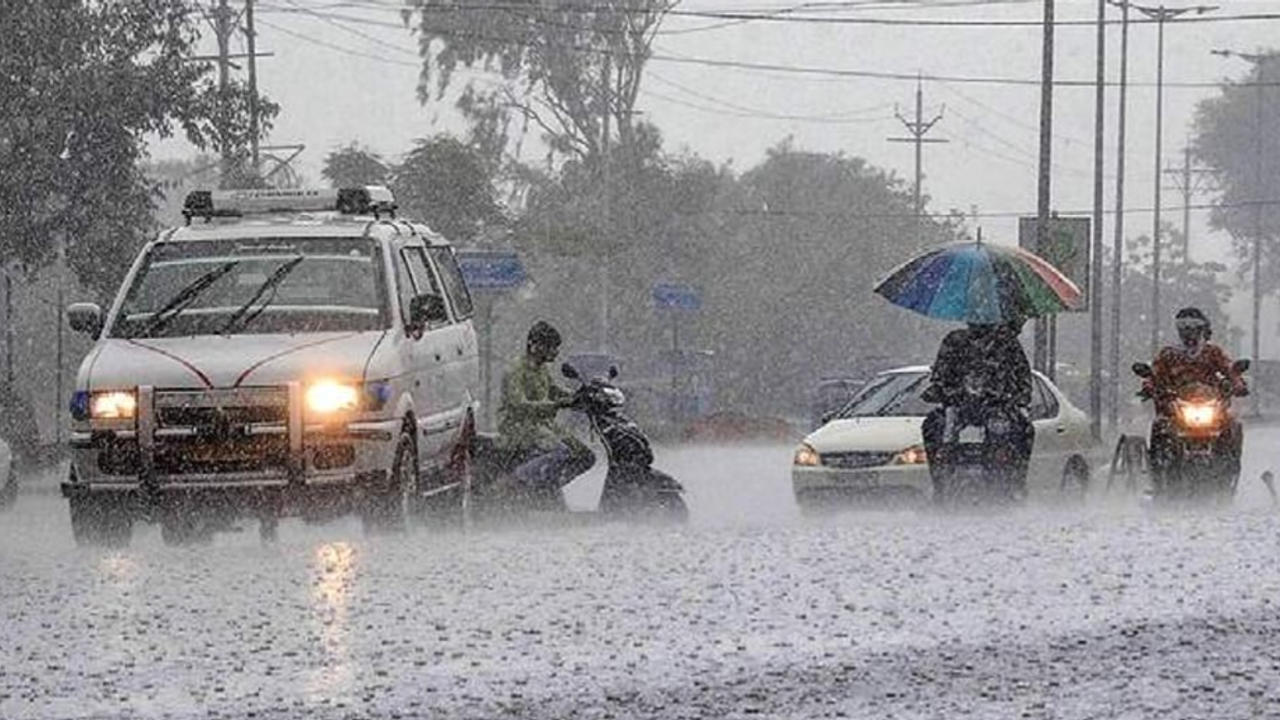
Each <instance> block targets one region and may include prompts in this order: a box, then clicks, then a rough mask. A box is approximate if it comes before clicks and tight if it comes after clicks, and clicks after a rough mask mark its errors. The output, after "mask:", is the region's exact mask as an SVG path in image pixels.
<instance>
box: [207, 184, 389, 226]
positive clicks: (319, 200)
mask: <svg viewBox="0 0 1280 720" xmlns="http://www.w3.org/2000/svg"><path fill="white" fill-rule="evenodd" d="M308 210H310V211H325V210H329V211H333V210H336V211H338V212H340V213H343V214H345V215H373V216H374V217H377V216H379V215H381V214H383V213H386V214H388V215H395V211H396V199H395V197H394V196H393V195H392V194H391V191H390V190H389V189H387V188H386V187H383V186H381V185H369V186H365V187H354V188H341V189H338V190H333V189H306V188H299V189H289V188H264V189H258V190H193V191H192V192H190V193H187V199H186V202H184V203H183V206H182V214H183V215H184V216H185V217H186V218H187V222H190V221H191V218H193V217H202V218H205V219H206V220H208V219H209V218H214V217H240V216H242V215H254V214H266V213H286V212H303V211H308Z"/></svg>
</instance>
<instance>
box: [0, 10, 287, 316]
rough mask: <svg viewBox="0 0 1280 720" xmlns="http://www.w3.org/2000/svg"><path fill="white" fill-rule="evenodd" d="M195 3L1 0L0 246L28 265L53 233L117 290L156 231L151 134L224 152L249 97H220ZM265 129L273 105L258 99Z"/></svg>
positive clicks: (48, 246) (243, 127) (46, 253)
mask: <svg viewBox="0 0 1280 720" xmlns="http://www.w3.org/2000/svg"><path fill="white" fill-rule="evenodd" d="M198 20H199V18H198V16H197V15H196V14H195V3H194V2H193V0H101V1H99V2H86V1H83V0H82V1H79V2H76V1H73V0H59V1H58V2H44V1H43V0H6V2H4V3H0V27H2V28H4V30H3V34H2V35H3V40H0V43H2V44H0V207H3V208H4V211H3V214H0V255H3V257H5V258H6V259H11V260H14V261H17V262H18V263H20V264H22V265H23V266H24V267H27V268H29V269H34V268H36V267H38V266H40V265H41V264H42V263H45V262H47V261H49V260H50V259H51V258H52V257H53V256H54V255H55V254H56V248H57V247H58V244H59V243H64V244H65V248H66V252H67V256H68V260H69V262H70V264H71V266H72V268H73V269H75V271H76V272H77V273H78V275H79V276H80V278H81V280H82V281H83V282H84V283H85V284H87V285H88V286H89V287H92V288H94V289H96V290H98V291H100V292H102V293H103V294H107V293H109V292H111V291H112V290H114V286H115V284H116V282H117V281H118V279H119V276H120V274H121V273H122V272H123V269H124V266H125V264H126V263H127V257H128V256H130V255H132V254H133V253H134V252H135V251H136V249H137V247H138V245H139V244H140V243H141V242H142V241H143V240H144V239H145V237H146V235H147V234H148V233H149V232H151V231H152V229H153V228H154V225H153V220H152V217H151V213H152V208H153V201H154V199H155V191H156V187H155V185H154V184H153V183H152V182H151V181H149V180H148V179H147V177H146V176H145V174H144V171H143V169H142V166H141V161H142V160H143V159H144V158H145V155H146V151H145V138H146V137H147V136H148V135H159V136H169V135H171V134H173V133H174V132H175V131H180V132H182V133H184V134H185V135H186V137H187V138H188V139H189V140H191V141H192V142H193V143H194V144H195V145H197V146H198V147H201V148H212V149H217V150H219V151H221V150H223V149H226V150H228V152H231V151H233V150H235V151H236V152H239V150H238V148H242V147H244V146H245V145H246V144H247V141H248V136H247V127H248V125H247V120H245V119H244V118H243V115H244V107H245V106H246V105H247V99H246V96H245V95H244V92H243V88H239V87H238V86H237V87H233V88H232V91H231V92H229V93H228V96H230V97H229V99H230V100H231V102H228V103H222V102H220V100H225V99H228V96H220V94H219V90H218V88H217V86H216V84H214V82H213V81H212V79H211V77H210V70H211V69H210V67H209V65H208V64H207V63H198V62H192V57H193V54H194V49H195V44H196V42H197V40H198ZM260 106H261V108H262V110H263V117H264V120H266V121H268V122H264V123H263V125H262V127H263V132H265V131H266V129H267V128H268V127H269V120H270V118H271V117H272V115H273V114H274V113H275V111H276V107H275V106H274V105H272V104H271V103H270V102H268V101H266V100H265V98H260Z"/></svg>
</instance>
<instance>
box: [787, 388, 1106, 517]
mask: <svg viewBox="0 0 1280 720" xmlns="http://www.w3.org/2000/svg"><path fill="white" fill-rule="evenodd" d="M1034 376H1035V377H1034V390H1033V394H1032V398H1033V400H1032V404H1031V407H1030V408H1029V414H1030V417H1031V420H1032V422H1033V424H1034V425H1035V429H1036V440H1035V447H1034V449H1033V450H1032V454H1031V464H1030V468H1029V472H1028V477H1027V485H1028V490H1029V491H1030V492H1031V493H1032V494H1033V495H1034V494H1035V493H1036V492H1037V491H1039V492H1044V491H1046V490H1051V491H1053V492H1063V491H1069V492H1077V493H1078V492H1081V491H1083V490H1084V489H1087V487H1088V483H1089V463H1088V457H1089V454H1090V452H1091V450H1092V449H1093V447H1094V443H1093V441H1092V437H1091V435H1090V432H1089V419H1088V417H1087V416H1086V415H1085V413H1084V412H1083V411H1081V410H1080V409H1079V408H1077V407H1075V406H1074V405H1072V404H1071V402H1070V401H1069V400H1068V399H1067V398H1066V396H1065V395H1063V394H1062V392H1061V391H1060V390H1059V389H1058V388H1057V387H1056V386H1054V384H1053V383H1052V382H1050V381H1049V379H1048V378H1046V377H1045V376H1043V375H1041V374H1040V373H1038V372H1036V373H1034ZM928 383H929V367H928V366H925V365H920V366H912V367H903V368H898V369H896V370H890V371H888V372H884V373H880V374H879V375H877V376H875V377H874V378H873V379H872V380H871V382H869V383H867V385H866V387H865V388H863V390H862V391H861V392H860V393H859V394H858V395H857V396H856V397H855V398H854V399H853V400H852V401H850V402H849V404H848V405H846V406H845V407H844V408H843V409H842V410H841V411H840V412H839V413H837V415H836V417H835V418H833V419H832V420H831V421H830V422H828V423H826V424H825V425H823V426H822V427H821V428H819V429H817V430H815V431H814V432H813V433H811V434H810V435H809V436H808V437H806V438H805V439H804V442H803V443H801V445H800V447H799V448H797V449H796V452H795V456H794V459H793V461H792V471H791V483H792V489H793V491H794V493H795V498H796V502H797V503H798V504H799V505H800V506H801V508H802V509H809V508H813V507H817V506H819V505H823V504H826V503H827V502H829V501H831V500H838V499H859V498H861V499H872V498H879V499H900V500H924V499H929V498H931V497H932V495H933V484H932V482H931V481H930V479H929V466H928V459H927V457H926V455H925V452H924V445H923V442H924V441H923V438H922V437H921V431H920V428H921V425H922V424H923V423H924V417H925V415H926V414H927V413H928V412H929V411H930V410H932V409H933V408H934V407H935V406H934V405H932V404H929V403H926V402H924V401H923V400H921V399H920V394H921V393H922V392H923V391H924V389H925V388H926V387H927V386H928Z"/></svg>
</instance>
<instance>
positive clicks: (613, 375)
mask: <svg viewBox="0 0 1280 720" xmlns="http://www.w3.org/2000/svg"><path fill="white" fill-rule="evenodd" d="M1245 362H1248V360H1246V361H1245ZM609 379H610V380H617V379H618V366H617V365H610V366H609Z"/></svg>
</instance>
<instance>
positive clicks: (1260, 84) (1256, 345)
mask: <svg viewBox="0 0 1280 720" xmlns="http://www.w3.org/2000/svg"><path fill="white" fill-rule="evenodd" d="M1211 52H1212V53H1213V54H1214V55H1221V56H1222V57H1238V58H1240V59H1241V60H1244V61H1245V62H1247V63H1249V64H1251V65H1253V67H1254V74H1255V77H1254V79H1253V86H1254V88H1255V91H1256V92H1255V94H1254V98H1255V101H1254V109H1253V173H1254V182H1253V192H1254V198H1253V318H1252V320H1253V328H1252V330H1253V361H1254V362H1255V363H1256V362H1258V360H1259V359H1260V358H1261V357H1262V330H1261V328H1262V237H1263V225H1262V204H1263V203H1264V202H1265V201H1266V199H1267V198H1266V194H1265V193H1264V192H1263V189H1262V178H1263V177H1265V175H1264V174H1263V171H1264V170H1265V168H1264V167H1263V156H1262V148H1263V144H1262V133H1263V128H1265V127H1266V124H1265V123H1264V122H1263V116H1264V110H1263V107H1264V103H1265V101H1266V97H1265V96H1264V94H1263V90H1264V88H1265V87H1266V67H1267V62H1268V61H1271V60H1275V59H1276V58H1277V57H1280V55H1278V54H1276V53H1238V52H1232V51H1230V50H1212V51H1211ZM1258 396H1259V393H1256V392H1255V393H1253V395H1252V398H1253V402H1252V404H1253V414H1254V415H1259V414H1261V412H1262V406H1261V404H1260V403H1259V398H1258Z"/></svg>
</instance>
